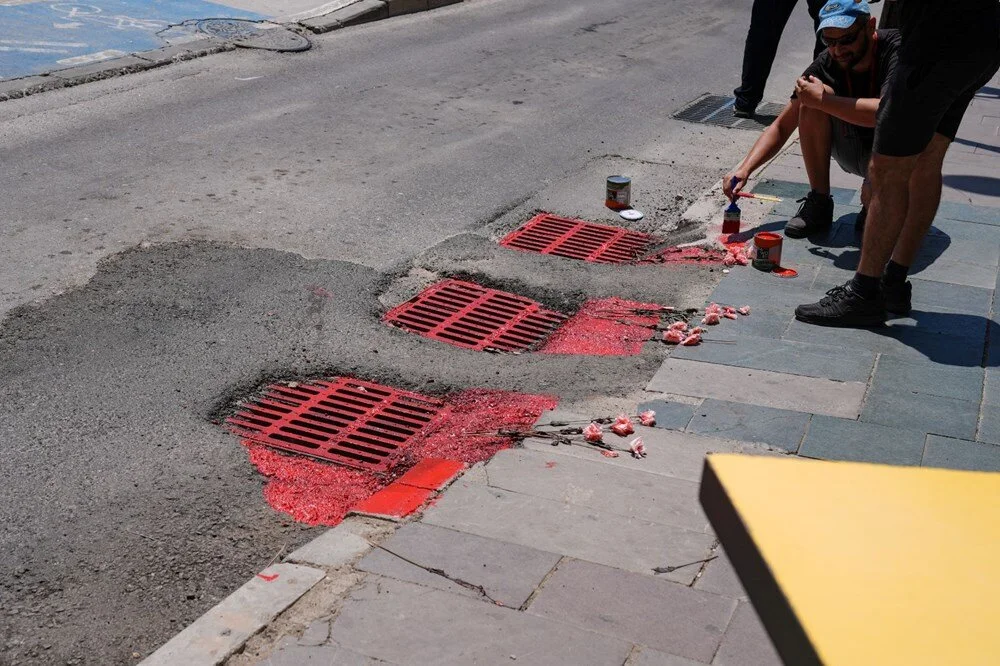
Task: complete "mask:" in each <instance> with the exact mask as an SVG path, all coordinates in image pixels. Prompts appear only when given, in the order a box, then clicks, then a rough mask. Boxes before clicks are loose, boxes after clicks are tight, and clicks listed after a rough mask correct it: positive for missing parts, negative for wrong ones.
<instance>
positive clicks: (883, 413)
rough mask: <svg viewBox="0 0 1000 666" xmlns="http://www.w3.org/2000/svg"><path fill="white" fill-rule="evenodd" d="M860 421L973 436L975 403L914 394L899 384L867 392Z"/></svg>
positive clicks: (976, 418)
mask: <svg viewBox="0 0 1000 666" xmlns="http://www.w3.org/2000/svg"><path fill="white" fill-rule="evenodd" d="M861 420H862V421H864V422H866V423H878V424H880V425H885V426H893V427H897V428H908V429H915V430H920V431H921V432H925V433H933V434H935V435H947V436H950V437H959V438H964V439H974V438H975V436H976V426H977V422H978V420H979V402H978V401H975V402H973V401H969V400H957V399H955V398H945V397H942V396H936V395H927V394H924V393H915V392H913V391H908V390H906V389H905V388H904V387H902V386H900V387H896V388H895V389H894V390H885V391H880V392H872V393H871V394H869V396H868V399H867V400H866V402H865V409H864V411H863V412H862V413H861Z"/></svg>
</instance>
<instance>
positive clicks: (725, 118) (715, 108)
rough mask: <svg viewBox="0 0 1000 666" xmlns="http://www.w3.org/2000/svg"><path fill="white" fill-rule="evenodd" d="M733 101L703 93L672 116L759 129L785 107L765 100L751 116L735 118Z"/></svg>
mask: <svg viewBox="0 0 1000 666" xmlns="http://www.w3.org/2000/svg"><path fill="white" fill-rule="evenodd" d="M735 102H736V98H735V97H723V96H722V95H705V96H704V97H701V98H699V99H697V100H695V101H694V102H692V103H691V104H689V105H688V106H686V107H684V108H683V109H681V110H680V111H678V112H677V113H675V114H674V118H676V119H677V120H686V121H688V122H691V123H702V124H704V125H716V126H718V127H730V128H733V129H747V130H758V131H759V130H762V129H764V128H765V127H767V126H768V125H770V124H771V123H772V122H774V119H775V118H777V117H778V114H779V113H781V110H782V109H783V108H785V107H784V105H782V104H774V103H772V102H766V103H764V104H761V105H760V106H758V107H757V112H756V115H755V116H754V117H753V118H736V117H734V116H733V104H735Z"/></svg>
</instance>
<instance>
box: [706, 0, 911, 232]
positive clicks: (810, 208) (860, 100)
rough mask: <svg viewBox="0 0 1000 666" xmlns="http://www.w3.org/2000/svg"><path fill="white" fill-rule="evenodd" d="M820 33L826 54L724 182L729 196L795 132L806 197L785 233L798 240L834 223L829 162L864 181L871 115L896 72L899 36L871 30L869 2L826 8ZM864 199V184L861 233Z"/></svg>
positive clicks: (860, 221)
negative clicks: (796, 133)
mask: <svg viewBox="0 0 1000 666" xmlns="http://www.w3.org/2000/svg"><path fill="white" fill-rule="evenodd" d="M818 33H819V37H820V39H821V40H822V42H823V44H825V45H826V50H825V51H823V52H822V53H821V54H820V55H819V57H817V58H816V60H814V61H813V63H812V64H811V65H809V67H808V68H806V71H805V72H804V73H803V74H802V76H801V77H800V78H799V79H798V81H796V83H795V92H794V93H793V94H792V98H791V100H790V101H789V102H788V104H786V105H785V108H784V109H783V110H782V111H781V113H780V114H779V115H778V117H777V118H776V119H775V121H774V122H773V123H771V125H770V127H768V128H767V129H766V130H764V132H763V133H762V134H761V135H760V137H759V138H758V139H757V142H756V143H754V145H753V147H752V148H751V149H750V152H749V153H748V154H747V156H746V157H745V158H743V161H742V162H741V163H740V165H739V166H738V167H736V169H735V170H734V171H732V172H731V173H729V174H727V175H726V177H725V178H724V179H723V189H724V190H725V193H726V195H727V196H729V197H730V198H733V197H735V196H736V195H737V194H738V193H739V191H740V190H742V189H743V186H744V185H745V184H746V181H747V179H748V178H749V177H750V175H751V174H752V173H753V172H754V171H756V170H757V169H758V168H760V167H761V165H763V164H764V163H766V162H767V161H768V160H770V159H771V158H773V157H774V156H775V155H777V154H778V151H780V150H781V148H782V147H783V146H784V145H785V142H786V141H788V137H790V136H791V134H792V132H794V131H795V128H796V127H797V128H798V130H799V143H800V145H801V148H802V159H803V161H804V162H805V168H806V174H807V175H808V177H809V187H810V192H809V194H808V195H806V198H805V199H802V200H800V202H801V203H802V205H801V206H800V207H799V210H798V212H797V213H796V214H795V216H794V217H793V218H792V219H791V220H789V221H788V224H787V225H786V226H785V235H786V236H788V237H789V238H804V237H805V236H808V235H811V234H814V233H817V232H821V231H825V230H827V229H829V228H830V226H831V225H832V224H833V199H832V198H831V197H830V158H831V157H832V158H833V159H834V160H836V161H837V164H839V165H840V168H842V169H843V170H844V171H846V172H848V173H851V174H854V175H856V176H861V177H862V178H866V179H867V176H868V163H869V161H870V160H871V154H872V146H873V144H874V140H875V114H876V112H877V111H878V105H879V100H880V99H881V96H882V91H883V87H885V86H886V85H887V83H888V82H889V80H890V78H891V73H892V71H893V69H894V68H895V67H896V53H897V51H898V50H899V45H900V38H899V32H898V31H897V30H876V29H875V19H874V18H873V17H872V16H871V10H870V9H869V7H868V3H867V2H854V1H853V0H833V1H832V2H828V3H827V4H826V5H824V6H823V8H822V9H821V10H820V13H819V26H818ZM869 196H870V192H869V188H868V183H867V180H866V182H865V184H864V185H863V186H862V190H861V203H862V206H863V207H862V209H861V213H860V214H859V215H858V218H857V222H856V225H857V226H858V228H859V230H860V229H862V228H863V226H864V220H865V216H866V214H867V205H868V198H869Z"/></svg>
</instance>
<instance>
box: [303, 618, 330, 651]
mask: <svg viewBox="0 0 1000 666" xmlns="http://www.w3.org/2000/svg"><path fill="white" fill-rule="evenodd" d="M328 640H330V621H329V620H316V621H315V622H313V623H312V624H310V625H309V626H308V627H306V630H305V631H303V632H302V636H301V638H299V640H298V644H299V645H304V646H310V647H311V646H316V645H322V644H323V643H326V642H327V641H328Z"/></svg>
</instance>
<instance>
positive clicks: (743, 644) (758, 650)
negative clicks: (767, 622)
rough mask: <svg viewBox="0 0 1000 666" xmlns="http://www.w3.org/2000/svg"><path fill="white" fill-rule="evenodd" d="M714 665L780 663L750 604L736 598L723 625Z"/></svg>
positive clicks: (758, 665)
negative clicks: (722, 635)
mask: <svg viewBox="0 0 1000 666" xmlns="http://www.w3.org/2000/svg"><path fill="white" fill-rule="evenodd" d="M712 664H713V666H782V661H781V658H780V657H779V656H778V653H777V651H776V650H775V649H774V645H773V644H772V643H771V639H770V638H769V637H768V635H767V631H766V630H765V629H764V625H763V624H761V622H760V618H759V617H757V612H756V611H754V609H753V606H751V605H750V603H749V602H747V601H741V602H739V606H737V608H736V613H735V614H734V615H733V620H732V622H730V623H729V627H728V628H727V629H726V635H725V636H724V637H723V639H722V644H721V645H720V646H719V651H718V652H717V653H716V655H715V659H713V660H712Z"/></svg>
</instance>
